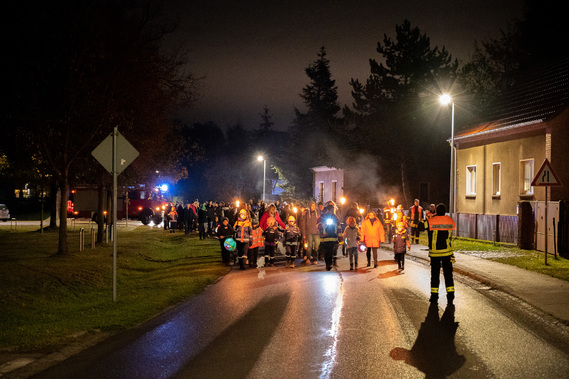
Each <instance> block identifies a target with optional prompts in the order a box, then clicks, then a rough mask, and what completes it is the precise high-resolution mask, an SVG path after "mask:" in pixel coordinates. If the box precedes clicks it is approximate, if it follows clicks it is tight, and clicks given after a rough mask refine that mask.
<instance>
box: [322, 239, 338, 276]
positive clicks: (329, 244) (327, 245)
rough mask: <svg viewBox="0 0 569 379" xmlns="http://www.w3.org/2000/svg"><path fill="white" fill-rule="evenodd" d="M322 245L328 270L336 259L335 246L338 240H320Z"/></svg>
mask: <svg viewBox="0 0 569 379" xmlns="http://www.w3.org/2000/svg"><path fill="white" fill-rule="evenodd" d="M320 246H322V249H323V250H324V262H325V263H326V270H330V269H331V268H332V264H333V261H334V253H335V251H334V248H335V247H336V242H335V241H324V242H320Z"/></svg>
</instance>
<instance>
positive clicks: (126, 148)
mask: <svg viewBox="0 0 569 379" xmlns="http://www.w3.org/2000/svg"><path fill="white" fill-rule="evenodd" d="M91 154H92V155H93V157H95V159H97V160H98V161H99V163H100V164H101V165H102V166H103V167H104V168H105V169H106V170H107V171H108V172H109V173H111V174H112V175H113V229H112V239H113V301H117V240H118V238H117V176H118V175H119V174H120V173H121V172H123V170H124V169H125V168H126V167H127V166H128V165H129V164H131V163H132V161H133V160H135V159H136V157H138V151H137V150H136V149H135V148H134V147H133V146H132V145H131V144H130V143H129V142H128V141H127V140H126V138H124V137H123V135H122V134H120V133H119V130H118V128H117V127H116V126H115V128H114V129H113V132H112V133H111V134H110V135H109V136H108V137H107V138H105V139H104V140H103V142H101V143H100V144H99V146H97V147H96V148H95V150H93V151H92V152H91Z"/></svg>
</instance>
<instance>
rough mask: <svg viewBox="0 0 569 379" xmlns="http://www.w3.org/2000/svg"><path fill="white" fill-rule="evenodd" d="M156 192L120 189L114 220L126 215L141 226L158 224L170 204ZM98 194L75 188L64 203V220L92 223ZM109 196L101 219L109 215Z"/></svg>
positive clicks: (88, 188)
mask: <svg viewBox="0 0 569 379" xmlns="http://www.w3.org/2000/svg"><path fill="white" fill-rule="evenodd" d="M164 195H165V193H164V192H163V191H161V190H160V188H154V189H152V190H148V189H147V188H146V186H144V185H139V186H137V187H122V188H119V189H118V196H117V203H118V206H117V218H118V219H123V218H125V215H126V214H128V218H130V219H138V220H140V221H141V222H142V223H143V224H144V225H147V224H150V223H154V224H156V225H158V224H160V223H161V222H162V218H163V212H164V210H165V209H166V206H167V205H168V204H169V203H170V202H169V201H167V198H166V197H165V196H164ZM98 200H99V191H98V189H97V187H96V186H77V187H74V188H73V189H71V191H70V194H69V201H68V202H67V214H68V217H74V218H90V219H93V220H95V219H96V214H97V204H98ZM110 204H111V196H105V198H103V209H104V211H103V212H104V214H105V217H106V215H107V212H110Z"/></svg>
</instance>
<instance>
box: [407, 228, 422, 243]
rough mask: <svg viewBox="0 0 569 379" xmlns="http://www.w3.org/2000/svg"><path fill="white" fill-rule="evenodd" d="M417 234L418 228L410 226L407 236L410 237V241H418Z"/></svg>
mask: <svg viewBox="0 0 569 379" xmlns="http://www.w3.org/2000/svg"><path fill="white" fill-rule="evenodd" d="M417 224H418V223H417ZM419 234H420V231H419V228H418V227H414V226H412V227H411V232H410V233H409V236H410V237H411V243H419Z"/></svg>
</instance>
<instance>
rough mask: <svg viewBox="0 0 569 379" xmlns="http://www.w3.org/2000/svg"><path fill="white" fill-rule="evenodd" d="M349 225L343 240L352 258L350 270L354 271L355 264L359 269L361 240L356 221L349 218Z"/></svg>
mask: <svg viewBox="0 0 569 379" xmlns="http://www.w3.org/2000/svg"><path fill="white" fill-rule="evenodd" d="M347 223H348V225H347V226H346V229H344V233H343V235H342V239H344V240H345V241H346V252H347V254H348V256H349V258H350V270H353V269H354V264H355V268H356V270H357V269H358V242H359V241H360V239H361V237H362V236H361V233H360V229H359V228H358V226H357V224H356V219H355V218H354V217H351V216H350V217H348V219H347Z"/></svg>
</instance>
